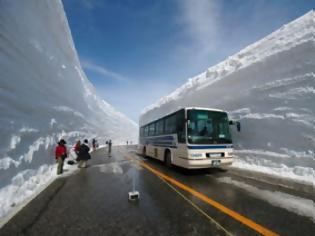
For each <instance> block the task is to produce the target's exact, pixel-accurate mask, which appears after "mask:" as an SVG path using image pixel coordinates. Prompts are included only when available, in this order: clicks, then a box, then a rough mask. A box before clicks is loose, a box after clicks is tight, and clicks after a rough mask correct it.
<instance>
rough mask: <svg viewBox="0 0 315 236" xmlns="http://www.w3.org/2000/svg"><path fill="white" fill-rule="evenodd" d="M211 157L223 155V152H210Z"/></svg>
mask: <svg viewBox="0 0 315 236" xmlns="http://www.w3.org/2000/svg"><path fill="white" fill-rule="evenodd" d="M209 156H210V157H221V153H210V154H209Z"/></svg>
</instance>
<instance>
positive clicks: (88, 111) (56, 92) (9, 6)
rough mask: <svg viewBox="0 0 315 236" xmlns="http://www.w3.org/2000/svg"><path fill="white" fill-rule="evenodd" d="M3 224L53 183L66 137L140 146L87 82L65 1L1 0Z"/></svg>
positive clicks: (133, 130)
mask: <svg viewBox="0 0 315 236" xmlns="http://www.w3.org/2000/svg"><path fill="white" fill-rule="evenodd" d="M0 22H1V23H0V78H1V81H0V135H1V143H0V179H1V182H0V219H1V217H3V216H5V215H6V214H7V213H8V212H9V211H10V209H13V208H14V206H17V205H19V204H20V203H21V202H23V200H24V199H26V198H28V197H30V196H31V195H32V194H34V192H36V191H38V190H39V189H40V188H39V187H40V186H42V185H45V184H46V183H47V182H49V181H51V180H52V179H54V178H56V174H55V173H56V170H55V164H54V162H55V160H54V147H55V145H56V142H57V140H59V139H60V138H64V139H65V140H67V142H68V145H69V147H71V145H73V144H74V142H75V140H77V139H83V138H88V139H89V140H91V139H92V138H95V137H96V138H97V139H98V141H99V144H100V145H104V143H105V140H107V139H112V140H113V143H114V144H119V143H125V141H126V140H132V141H133V143H136V141H137V124H135V123H134V122H133V121H131V120H129V119H128V118H127V117H126V116H125V115H123V114H122V113H120V112H118V111H117V110H116V109H115V108H113V107H112V106H111V105H109V104H108V103H106V102H105V101H104V100H102V99H101V98H100V97H99V96H98V95H97V94H96V91H95V89H94V87H93V86H92V84H91V83H90V82H89V81H88V79H87V78H86V75H85V74H84V72H83V70H82V68H81V66H80V62H79V59H78V56H77V53H76V50H75V47H74V44H73V40H72V36H71V32H70V29H69V26H68V22H67V18H66V15H65V12H64V9H63V5H62V2H61V1H60V0H54V1H51V0H41V1H36V0H28V1H22V0H20V1H9V0H4V1H0Z"/></svg>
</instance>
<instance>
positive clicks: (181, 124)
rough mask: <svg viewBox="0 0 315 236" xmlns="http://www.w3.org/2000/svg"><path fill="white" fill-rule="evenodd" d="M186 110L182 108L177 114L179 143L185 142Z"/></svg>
mask: <svg viewBox="0 0 315 236" xmlns="http://www.w3.org/2000/svg"><path fill="white" fill-rule="evenodd" d="M185 131H186V130H185V110H180V111H179V112H177V114H176V132H177V137H178V142H179V143H185V142H186V138H185V136H186V135H185Z"/></svg>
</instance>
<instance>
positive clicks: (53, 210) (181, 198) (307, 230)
mask: <svg viewBox="0 0 315 236" xmlns="http://www.w3.org/2000/svg"><path fill="white" fill-rule="evenodd" d="M163 176H164V177H163ZM133 181H135V189H136V190H137V191H139V192H140V199H139V201H134V202H130V201H128V192H129V191H131V190H132V189H133ZM248 186H252V187H254V190H253V189H252V187H248ZM257 189H258V190H257ZM252 190H253V191H252ZM256 190H257V191H258V192H256V193H255V191H256ZM273 192H281V193H280V195H279V196H282V197H283V196H287V195H281V194H289V195H290V196H296V197H303V198H311V199H312V200H313V201H314V198H313V197H314V195H312V194H308V193H299V192H298V191H294V190H286V189H281V188H280V187H277V186H276V185H268V184H266V183H262V182H259V181H255V180H251V179H248V178H246V176H244V178H243V177H242V175H241V174H237V175H236V174H235V171H234V172H232V171H231V172H229V171H228V172H224V171H221V170H218V169H212V170H197V171H187V170H183V169H180V168H171V169H167V168H166V167H164V165H163V164H162V163H160V162H158V161H155V160H152V159H146V158H142V157H139V156H137V155H136V154H135V153H134V150H133V149H132V148H128V149H127V148H126V147H115V148H114V150H113V154H112V156H111V157H109V156H108V154H107V153H106V149H99V150H97V151H96V152H94V153H93V155H92V160H91V161H89V166H88V168H86V169H80V171H79V172H78V173H76V174H73V175H71V176H68V177H65V178H59V179H57V180H56V181H54V182H53V183H52V184H51V185H50V186H49V187H48V188H47V189H46V190H45V191H43V192H42V193H41V194H39V195H38V196H37V197H36V198H35V199H34V200H33V201H31V202H30V203H29V204H28V205H27V206H26V207H24V208H23V209H22V210H21V211H20V212H19V213H18V214H16V215H15V217H13V218H12V219H11V220H10V221H9V222H8V223H7V224H6V225H4V226H3V227H2V228H1V229H0V235H45V236H49V235H260V234H263V233H261V232H260V231H259V230H266V231H264V232H265V235H272V234H274V235H277V234H279V235H314V232H315V223H314V221H313V220H312V219H311V218H310V217H307V216H303V215H300V214H296V213H294V211H289V210H287V209H286V208H284V207H280V206H277V204H274V203H272V200H270V199H269V200H268V199H265V195H266V196H268V194H270V193H273ZM282 192H286V193H282ZM265 193H267V194H265ZM259 194H261V196H259ZM276 196H278V195H276ZM285 200H286V199H283V201H285ZM275 201H276V202H277V201H280V202H281V201H282V200H281V199H280V200H279V199H276V200H275ZM280 205H281V204H280ZM260 227H261V228H260Z"/></svg>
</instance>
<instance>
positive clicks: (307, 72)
mask: <svg viewBox="0 0 315 236" xmlns="http://www.w3.org/2000/svg"><path fill="white" fill-rule="evenodd" d="M185 106H186V107H187V106H189V107H191V106H193V107H210V108H217V109H223V110H226V111H228V112H229V116H230V118H231V119H235V120H239V121H240V122H241V125H242V131H241V132H240V133H237V132H235V129H233V128H232V134H233V140H234V144H235V145H234V147H235V149H236V156H237V158H236V160H235V162H234V165H235V166H236V167H240V168H246V169H251V170H257V171H262V172H267V173H270V174H276V175H280V176H283V177H290V178H292V179H296V180H300V181H303V182H307V183H309V184H314V183H315V13H314V11H310V12H308V13H307V14H305V15H304V16H302V17H300V18H298V19H296V20H295V21H293V22H291V23H289V24H287V25H284V26H283V27H281V28H280V29H279V30H277V31H275V32H273V33H272V34H270V35H268V36H267V37H265V38H263V39H262V40H260V41H258V42H256V43H254V44H252V45H250V46H248V47H246V48H245V49H243V50H241V51H240V52H239V53H237V54H235V55H233V56H231V57H229V58H227V59H226V60H225V61H223V62H221V63H219V64H217V65H215V66H213V67H210V68H209V69H207V70H206V71H205V72H203V73H201V74H200V75H197V76H196V77H194V78H191V79H189V80H188V81H187V83H185V84H184V85H182V86H181V87H180V88H178V89H176V90H175V91H174V92H173V93H171V94H170V95H168V96H165V97H163V98H161V99H160V100H158V101H157V102H156V103H154V104H152V105H150V106H149V107H147V108H145V109H144V110H143V112H142V115H141V117H140V125H142V124H145V123H147V122H149V121H151V120H154V119H157V118H159V117H161V116H163V115H165V114H167V113H171V112H172V111H174V110H177V109H178V108H179V107H185Z"/></svg>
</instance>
